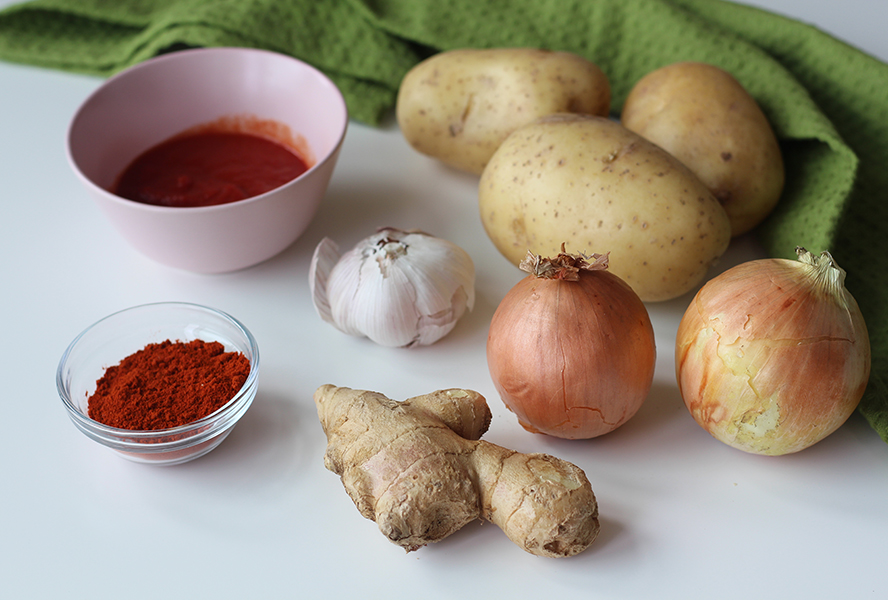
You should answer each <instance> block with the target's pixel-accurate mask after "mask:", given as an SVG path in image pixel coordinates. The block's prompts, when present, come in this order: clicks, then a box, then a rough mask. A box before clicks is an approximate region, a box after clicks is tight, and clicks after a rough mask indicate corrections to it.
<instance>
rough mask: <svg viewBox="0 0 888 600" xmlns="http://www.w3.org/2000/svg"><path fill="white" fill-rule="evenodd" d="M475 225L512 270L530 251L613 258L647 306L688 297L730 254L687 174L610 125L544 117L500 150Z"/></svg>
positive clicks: (613, 266)
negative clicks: (715, 264)
mask: <svg viewBox="0 0 888 600" xmlns="http://www.w3.org/2000/svg"><path fill="white" fill-rule="evenodd" d="M478 198H479V204H480V210H481V221H482V223H483V224H484V228H485V229H486V230H487V234H488V235H489V236H490V239H491V240H492V241H493V243H494V245H495V246H496V247H497V248H498V249H499V251H500V252H502V253H503V255H505V256H506V257H507V258H508V259H509V260H510V261H511V262H512V263H513V264H515V265H518V264H519V262H520V261H521V259H523V258H524V256H525V255H526V254H527V252H528V250H529V251H530V252H532V253H534V254H538V255H542V256H554V255H556V254H558V252H559V250H560V249H561V244H562V243H563V242H565V243H566V247H567V249H568V250H569V251H570V252H574V253H577V252H584V253H586V254H591V253H600V254H604V253H607V252H610V271H611V272H612V273H614V274H615V275H617V276H619V277H621V278H622V279H623V280H624V281H626V283H628V284H629V285H630V286H631V287H632V288H633V289H634V290H635V292H636V293H637V294H638V295H639V297H640V298H641V299H642V300H644V301H646V302H647V301H661V300H668V299H670V298H675V297H677V296H680V295H682V294H684V293H685V292H688V291H690V290H691V289H692V288H693V287H694V286H695V285H697V284H698V283H699V282H700V281H701V280H702V279H703V278H704V277H705V275H706V272H707V271H708V269H709V267H710V265H712V263H713V262H714V261H715V260H716V259H718V258H719V257H720V256H721V255H722V254H723V253H724V251H725V250H726V249H727V247H728V243H729V242H730V238H731V231H730V224H729V222H728V217H727V214H726V213H725V211H724V209H723V208H722V207H721V205H720V204H719V203H718V201H717V200H716V199H715V197H714V196H713V195H712V194H711V193H710V192H709V190H708V189H707V188H706V186H705V185H703V183H702V182H700V180H699V179H697V178H696V177H695V176H694V175H693V173H691V172H690V171H689V170H688V169H687V167H685V166H684V165H682V164H681V163H680V162H679V161H678V160H676V159H675V158H674V157H672V156H671V155H669V154H668V153H667V152H666V151H664V150H662V149H661V148H658V147H657V146H655V145H654V144H652V143H651V142H648V141H647V140H645V139H643V138H641V137H640V136H638V135H636V134H634V133H632V132H631V131H629V130H627V129H626V128H624V127H623V126H621V125H620V124H619V123H615V122H614V121H611V120H609V119H605V118H601V117H593V116H583V115H551V116H548V117H543V118H540V119H538V120H537V121H535V122H534V123H532V124H530V125H527V126H525V127H522V128H521V129H519V130H518V131H516V132H515V133H513V134H512V135H511V136H509V138H508V139H507V140H506V141H505V142H503V144H502V145H501V146H500V148H499V149H498V150H497V152H496V154H494V156H493V158H492V159H491V160H490V163H489V164H488V165H487V168H486V169H485V170H484V173H483V174H482V175H481V181H480V185H479V190H478Z"/></svg>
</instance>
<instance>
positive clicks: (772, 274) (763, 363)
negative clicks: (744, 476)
mask: <svg viewBox="0 0 888 600" xmlns="http://www.w3.org/2000/svg"><path fill="white" fill-rule="evenodd" d="M796 251H797V253H798V255H799V260H797V261H795V260H788V259H777V258H774V259H763V260H755V261H750V262H747V263H743V264H741V265H738V266H736V267H733V268H732V269H729V270H728V271H726V272H724V273H722V274H721V275H719V276H718V277H715V278H714V279H712V280H710V281H709V282H708V283H707V284H706V285H704V286H703V288H701V289H700V291H699V292H698V293H697V295H696V297H695V298H694V300H693V302H691V304H690V306H689V307H688V309H687V311H686V312H685V315H684V317H683V318H682V320H681V324H680V325H679V328H678V335H677V339H676V346H675V369H676V376H677V379H678V387H679V390H680V391H681V395H682V398H684V402H685V405H687V407H688V410H690V412H691V415H693V417H694V419H695V420H696V421H697V423H699V424H700V425H701V426H702V427H703V428H704V429H705V430H706V431H708V432H709V433H710V434H712V435H713V436H714V437H715V438H716V439H718V440H721V441H722V442H724V443H726V444H728V445H730V446H733V447H735V448H738V449H740V450H744V451H746V452H750V453H753V454H766V455H780V454H787V453H790V452H798V451H799V450H803V449H804V448H807V447H809V446H811V445H812V444H814V443H816V442H818V441H820V440H822V439H823V438H825V437H826V436H828V435H829V434H831V433H832V432H833V431H835V430H836V429H838V428H839V426H840V425H842V423H844V422H845V420H846V419H847V418H848V417H849V416H850V415H851V413H852V412H854V409H855V408H856V407H857V404H858V403H859V401H860V398H861V396H862V395H863V392H864V389H865V388H866V383H867V380H868V378H869V372H870V345H869V337H868V335H867V330H866V325H865V324H864V321H863V316H862V315H861V313H860V309H859V308H858V306H857V302H856V301H855V300H854V298H853V297H852V296H851V294H850V293H849V292H848V290H846V289H845V285H844V281H845V272H844V271H843V270H842V269H841V268H839V267H838V265H836V263H835V261H834V260H833V258H832V256H830V254H829V253H828V252H823V253H822V254H821V255H820V256H819V257H815V256H814V255H812V254H811V253H810V252H807V251H806V250H805V249H804V248H797V249H796Z"/></svg>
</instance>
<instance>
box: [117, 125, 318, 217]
mask: <svg viewBox="0 0 888 600" xmlns="http://www.w3.org/2000/svg"><path fill="white" fill-rule="evenodd" d="M307 169H308V167H307V166H306V162H305V161H304V160H303V159H302V158H301V157H300V156H299V155H297V154H296V153H295V152H293V151H292V150H290V149H289V148H287V147H286V146H284V145H282V144H279V143H277V142H275V141H272V140H270V139H267V138H264V137H261V136H258V135H253V134H250V133H242V132H226V131H212V130H211V131H198V132H194V133H187V134H183V135H179V136H176V137H173V138H171V139H169V140H167V141H165V142H162V143H161V144H158V145H157V146H154V147H153V148H151V149H149V150H148V151H147V152H145V153H144V154H142V155H140V156H139V157H137V158H136V159H135V160H134V161H133V162H132V164H130V165H129V166H128V167H127V168H126V169H125V170H124V172H123V173H122V174H121V176H120V178H119V179H118V182H117V186H116V188H115V190H114V193H116V194H117V195H118V196H122V197H123V198H127V199H129V200H135V201H136V202H142V203H145V204H154V205H158V206H176V207H195V206H213V205H216V204H227V203H229V202H236V201H238V200H243V199H245V198H251V197H253V196H258V195H259V194H264V193H265V192H268V191H270V190H273V189H274V188H276V187H279V186H281V185H283V184H285V183H287V182H288V181H290V180H292V179H294V178H296V177H298V176H299V175H301V174H302V173H304V172H305V171H306V170H307Z"/></svg>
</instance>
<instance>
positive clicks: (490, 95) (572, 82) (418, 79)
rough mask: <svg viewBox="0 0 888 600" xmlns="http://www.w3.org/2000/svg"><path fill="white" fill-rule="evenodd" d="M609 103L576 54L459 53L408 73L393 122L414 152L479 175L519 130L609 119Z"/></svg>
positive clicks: (600, 79) (603, 81)
mask: <svg viewBox="0 0 888 600" xmlns="http://www.w3.org/2000/svg"><path fill="white" fill-rule="evenodd" d="M610 100H611V89H610V83H609V82H608V79H607V77H606V76H605V74H604V72H603V71H602V70H601V69H600V68H599V67H598V66H597V65H596V64H595V63H592V62H590V61H588V60H586V59H584V58H582V57H580V56H578V55H576V54H571V53H568V52H551V51H547V50H539V49H535V48H492V49H481V50H473V49H460V50H451V51H448V52H442V53H439V54H436V55H434V56H432V57H430V58H428V59H426V60H425V61H423V62H421V63H419V64H418V65H416V66H415V67H414V68H413V69H411V70H410V71H409V72H408V73H407V75H406V76H405V77H404V79H403V81H402V82H401V86H400V88H399V90H398V99H397V106H396V115H397V119H398V124H399V125H400V127H401V132H402V133H403V135H404V138H405V139H406V140H407V142H408V143H409V144H410V145H411V146H412V147H413V148H414V149H416V150H417V151H419V152H421V153H423V154H427V155H429V156H432V157H434V158H437V159H439V160H441V161H442V162H444V163H446V164H448V165H450V166H452V167H455V168H457V169H460V170H462V171H467V172H469V173H474V174H480V173H481V171H483V170H484V166H485V165H486V164H487V161H488V160H489V159H490V157H491V156H492V155H493V153H494V151H496V149H497V147H498V146H499V145H500V143H501V142H502V141H503V140H504V139H506V137H507V136H508V135H509V134H510V133H511V132H512V131H514V130H515V129H517V128H518V127H520V126H521V125H524V124H527V123H529V122H531V121H533V120H534V119H536V118H537V117H540V116H543V115H548V114H552V113H558V112H570V113H587V114H595V115H607V114H608V112H609V110H610Z"/></svg>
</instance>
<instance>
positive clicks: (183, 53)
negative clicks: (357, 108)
mask: <svg viewBox="0 0 888 600" xmlns="http://www.w3.org/2000/svg"><path fill="white" fill-rule="evenodd" d="M198 54H257V55H265V56H268V57H269V58H277V59H284V60H287V61H291V62H294V63H297V64H298V65H301V66H302V67H303V68H305V69H307V70H308V71H310V72H313V73H314V74H315V75H317V76H319V77H320V79H321V80H322V81H325V82H326V83H327V84H328V87H329V88H330V90H331V91H332V92H333V94H334V97H335V98H336V100H337V102H336V106H337V107H338V108H339V110H338V111H337V117H338V118H337V122H339V121H340V120H341V122H342V127H340V129H339V132H338V134H337V137H336V142H335V143H334V144H332V145H331V147H330V150H329V151H327V152H326V153H325V154H324V155H323V156H322V157H320V158H319V159H318V160H316V161H315V163H314V164H313V165H312V166H311V167H309V168H308V169H307V170H306V171H305V172H304V173H301V174H300V175H298V176H296V177H294V178H293V179H291V180H290V181H288V182H286V183H284V184H282V185H279V186H278V187H276V188H274V189H271V190H268V191H267V192H264V193H262V194H258V195H256V196H250V197H249V198H243V199H241V200H237V201H235V202H228V203H225V204H215V205H211V206H159V205H153V204H145V203H143V202H136V201H135V200H130V199H128V198H124V197H122V196H118V195H117V194H115V193H114V192H112V191H110V190H107V189H105V188H103V187H102V186H100V185H98V184H97V183H95V182H94V181H93V180H92V179H90V178H89V177H87V175H86V174H85V173H84V172H83V171H82V170H81V168H80V166H79V164H78V162H77V159H76V158H75V156H74V153H73V151H72V148H71V146H72V144H71V140H72V138H73V135H74V127H75V125H76V124H77V122H78V119H79V118H80V116H81V114H82V113H83V111H84V109H85V108H86V107H87V106H88V105H89V104H90V103H91V102H92V101H93V100H94V99H95V98H96V97H97V96H98V95H99V94H101V93H103V92H104V91H105V89H106V88H107V87H108V86H111V85H114V84H116V82H117V81H118V80H120V79H122V78H125V77H128V76H130V75H132V73H135V72H138V71H141V70H144V69H149V68H154V67H156V65H158V64H162V63H164V62H170V61H176V60H187V59H188V58H189V57H190V56H193V55H198ZM348 126H349V111H348V105H347V104H346V102H345V97H344V96H343V95H342V90H340V89H339V86H337V85H336V84H335V83H334V82H333V80H332V79H330V77H329V76H327V74H325V73H324V72H323V71H321V70H320V69H318V68H317V67H314V66H313V65H311V64H309V63H307V62H305V61H303V60H300V59H298V58H296V57H295V56H291V55H289V54H284V53H282V52H276V51H274V50H266V49H263V48H249V47H241V46H207V47H200V48H186V49H183V50H175V51H173V52H168V53H165V54H158V55H155V56H152V57H149V58H147V59H145V60H143V61H141V62H138V63H136V64H134V65H131V66H129V67H127V68H125V69H123V70H121V71H118V72H117V73H115V74H113V75H111V76H110V77H108V78H107V79H106V80H105V81H103V82H102V83H101V84H100V85H99V86H98V87H97V88H96V89H94V90H93V91H92V92H90V94H89V95H88V96H87V97H86V98H85V99H84V100H83V101H82V102H81V103H80V105H79V106H78V107H77V109H76V110H75V111H74V114H73V116H72V117H71V119H70V120H69V121H68V126H67V131H66V132H65V156H66V158H67V161H68V164H69V165H70V166H71V169H72V170H73V171H74V173H75V175H76V176H77V178H78V179H80V180H81V181H83V182H84V183H85V184H86V185H88V186H89V187H91V188H93V189H96V190H99V191H101V192H102V193H103V195H104V196H106V197H107V198H108V199H109V200H111V201H112V202H115V203H117V204H121V205H125V206H129V207H134V208H137V209H139V210H145V211H149V212H160V213H200V212H217V211H224V210H230V209H231V207H232V206H242V205H244V204H252V203H254V202H258V201H260V200H262V199H263V198H266V197H268V196H270V195H272V194H275V193H277V192H280V191H281V190H283V189H285V188H288V187H291V186H293V185H296V184H297V182H301V181H302V180H304V179H307V178H308V177H309V176H310V175H311V174H313V173H314V172H315V171H318V170H320V169H322V168H323V167H324V166H325V165H326V164H327V163H328V162H330V161H331V160H334V159H335V158H336V157H337V155H338V153H339V150H340V149H341V148H342V144H343V143H344V141H345V136H346V133H347V131H348ZM145 150H148V148H146V149H145Z"/></svg>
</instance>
